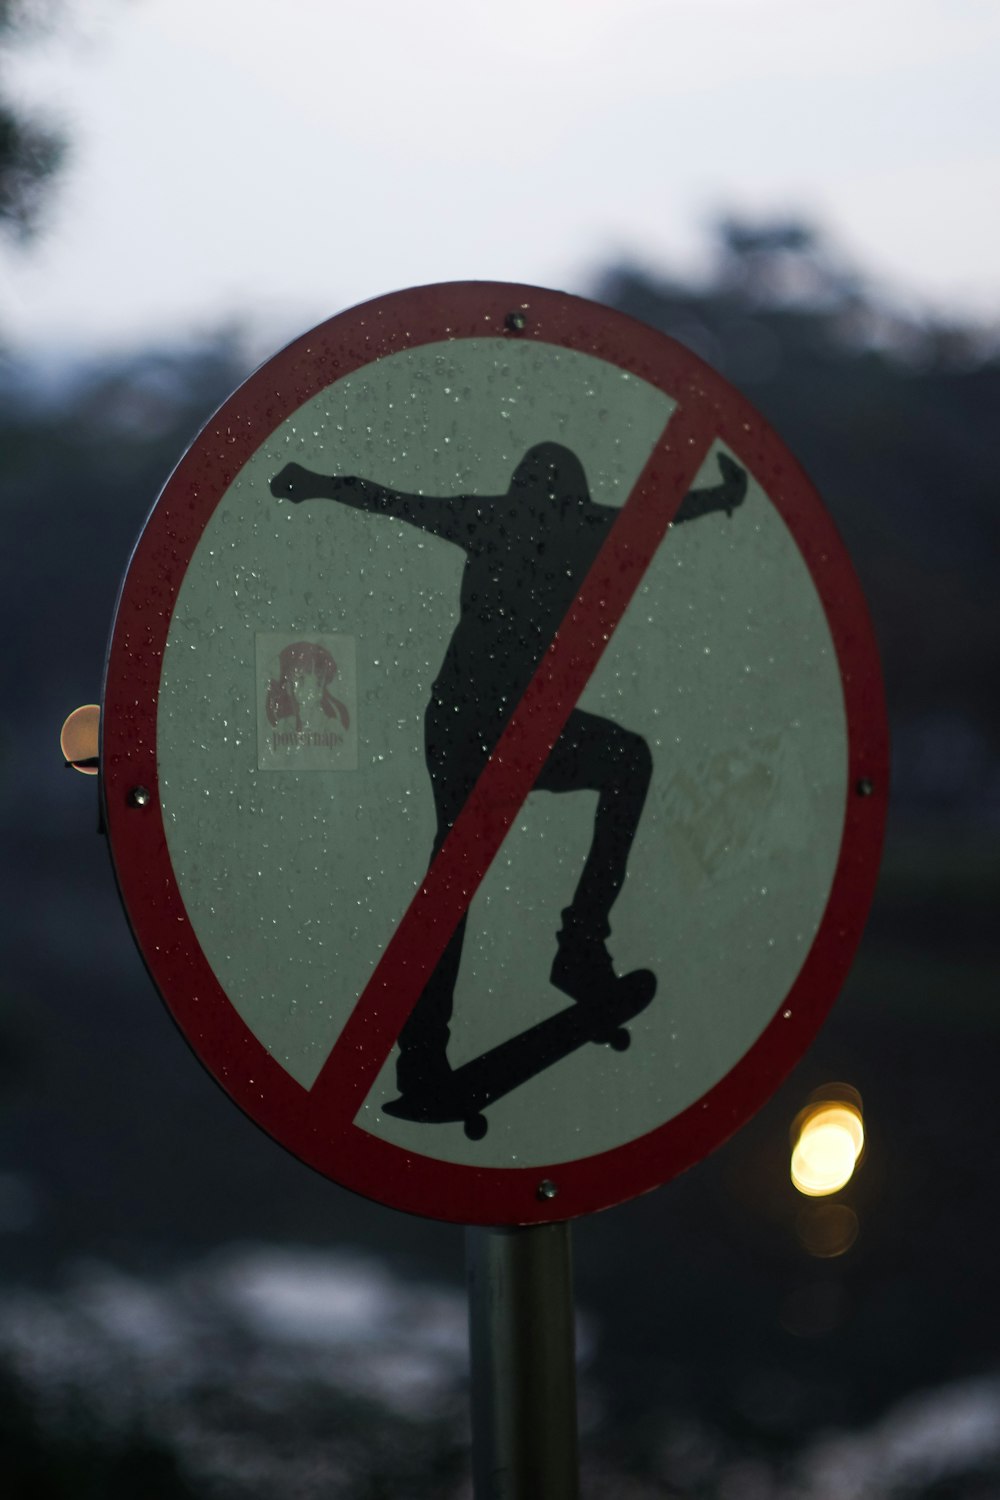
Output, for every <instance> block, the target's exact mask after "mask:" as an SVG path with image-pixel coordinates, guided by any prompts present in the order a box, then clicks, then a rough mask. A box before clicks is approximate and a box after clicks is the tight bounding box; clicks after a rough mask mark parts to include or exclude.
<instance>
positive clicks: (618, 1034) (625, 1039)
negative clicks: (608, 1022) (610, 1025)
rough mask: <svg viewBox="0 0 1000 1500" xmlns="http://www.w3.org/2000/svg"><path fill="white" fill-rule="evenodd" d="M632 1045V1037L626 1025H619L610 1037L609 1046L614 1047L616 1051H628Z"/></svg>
mask: <svg viewBox="0 0 1000 1500" xmlns="http://www.w3.org/2000/svg"><path fill="white" fill-rule="evenodd" d="M631 1045H632V1038H631V1037H630V1036H629V1034H628V1032H627V1031H626V1030H625V1027H624V1026H619V1028H618V1030H617V1031H613V1032H612V1033H611V1035H610V1036H609V1037H608V1046H609V1047H612V1048H613V1049H614V1050H615V1052H627V1051H628V1049H629V1048H630V1047H631Z"/></svg>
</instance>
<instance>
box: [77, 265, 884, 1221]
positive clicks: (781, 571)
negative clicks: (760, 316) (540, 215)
mask: <svg viewBox="0 0 1000 1500" xmlns="http://www.w3.org/2000/svg"><path fill="white" fill-rule="evenodd" d="M102 722H103V748H102V756H101V767H102V773H103V789H104V798H105V810H106V820H107V827H108V833H109V838H110V841H111V846H112V853H113V857H114V861H115V866H116V870H117V874H118V879H119V883H120V886H121V891H122V895H123V899H124V902H125V906H126V909H127V912H128V915H129V919H130V922H131V924H132V927H133V930H134V932H135V934H136V938H137V941H138V943H139V946H140V949H141V951H142V953H143V955H144V957H145V959H146V962H147V964H148V966H149V969H150V972H151V974H152V976H153V978H154V980H155V981H156V983H157V985H158V987H159V989H160V991H161V993H162V994H163V996H164V998H165V1000H166V1001H167V1004H168V1005H169V1007H170V1009H171V1011H172V1012H173V1014H174V1016H175V1018H176V1019H177V1021H178V1023H179V1025H180V1026H181V1028H182V1030H183V1031H184V1033H185V1035H186V1036H187V1038H188V1040H189V1041H190V1042H191V1044H192V1046H193V1047H194V1048H195V1050H196V1052H197V1053H198V1054H199V1056H200V1057H201V1058H202V1060H203V1061H204V1062H205V1063H206V1065H207V1066H208V1067H209V1069H210V1070H211V1071H212V1072H213V1074H214V1075H215V1076H216V1077H217V1078H218V1079H219V1081H220V1082H221V1083H222V1084H223V1086H224V1087H225V1088H226V1089H227V1090H228V1092H229V1093H230V1094H231V1095H232V1097H233V1098H234V1099H235V1100H236V1101H237V1102H238V1103H239V1104H240V1105H241V1106H242V1107H243V1108H244V1109H245V1110H246V1111H247V1112H248V1113H249V1114H250V1115H251V1116H252V1117H253V1118H254V1119H255V1120H257V1121H258V1122H259V1123H260V1124H261V1125H262V1126H263V1127H264V1128H265V1129H267V1130H268V1131H269V1132H270V1133H271V1134H272V1135H274V1136H275V1137H276V1138H277V1139H278V1140H280V1141H281V1142H282V1143H283V1144H284V1145H286V1146H288V1147H289V1148H290V1149H291V1150H292V1151H294V1152H295V1153H296V1154H297V1155H299V1156H300V1157H302V1158H303V1159H304V1160H305V1161H307V1162H309V1163H310V1164H311V1165H313V1166H315V1167H317V1168H318V1169H319V1170H320V1171H322V1172H324V1173H326V1174H327V1175H328V1176H330V1177H332V1178H334V1179H335V1180H336V1181H338V1182H341V1183H343V1184H344V1185H346V1186H348V1187H351V1188H354V1189H356V1190H358V1191H359V1192H363V1193H366V1194H367V1195H369V1196H370V1197H374V1198H377V1199H379V1200H380V1201H382V1202H385V1203H388V1204H391V1205H393V1206H396V1207H399V1208H405V1209H408V1210H411V1211H414V1212H418V1213H423V1214H427V1215H431V1216H435V1217H440V1218H445V1219H452V1220H457V1221H464V1222H468V1223H500V1224H502V1223H511V1224H514V1223H519V1224H529V1223H536V1222H543V1221H546V1220H554V1219H564V1218H569V1217H572V1216H574V1215H576V1214H580V1213H584V1212H588V1211H591V1210H594V1209H597V1208H602V1207H605V1206H608V1205H610V1204H612V1203H615V1202H619V1201H621V1200H622V1199H625V1198H628V1197H630V1196H632V1195H634V1194H635V1193H638V1192H641V1191H644V1190H645V1189H647V1188H650V1187H653V1186H655V1185H657V1184H658V1183H660V1182H663V1181H665V1180H666V1179H667V1178H669V1177H671V1176H673V1175H674V1174H675V1173H676V1172H678V1171H680V1170H682V1169H683V1168H684V1167H686V1166H688V1165H689V1164H691V1163H692V1162H693V1161H696V1160H697V1159H699V1158H700V1157H701V1156H703V1155H704V1154H705V1153H706V1152H707V1151H709V1150H710V1149H711V1148H712V1147H713V1146H714V1145H716V1144H718V1143H719V1142H720V1141H721V1140H723V1139H725V1137H727V1136H728V1135H729V1134H731V1133H732V1131H733V1130H734V1129H735V1128H737V1127H738V1126H739V1125H740V1124H741V1123H742V1122H743V1121H744V1120H745V1119H746V1118H747V1117H748V1116H749V1114H750V1113H752V1111H753V1110H754V1109H756V1108H757V1107H758V1106H759V1105H760V1104H761V1103H762V1102H763V1101H764V1099H765V1098H766V1097H767V1096H768V1095H769V1094H770V1093H771V1091H772V1090H773V1089H774V1087H775V1086H776V1085H777V1083H778V1082H779V1081H780V1079H781V1078H782V1077H783V1076H784V1074H785V1073H786V1072H787V1070H788V1068H789V1067H790V1066H791V1065H792V1063H793V1062H794V1061H795V1060H796V1058H797V1057H798V1056H800V1055H801V1053H802V1051H803V1050H804V1048H805V1047H806V1045H807V1044H808V1042H809V1041H810V1039H811V1038H812V1036H813V1035H814V1033H815V1031H816V1029H817V1027H818V1026H819V1024H820V1021H821V1020H822V1018H823V1016H824V1015H825V1013H826V1011H827V1009H828V1008H829V1005H830V1004H831V1003H832V1001H833V999H834V997H835V995H836V993H837V990H838V989H839V987H840V984H841V983H842V981H843V978H844V976H845V974H846V972H847V968H848V966H849V963H850V959H851V957H852V955H853V951H854V948H855V946H856V943H857V940H858V937H859V936H860V932H861V927H862V925H863V922H864V918H865V915H866V912H867V908H868V903H869V900H870V896H871V892H872V888H873V885H874V879H875V873H876V866H877V861H878V854H879V848H880V842H881V832H882V825H883V821H884V810H885V797H886V780H887V766H886V762H887V751H886V734H885V719H884V709H883V702H882V690H881V681H880V676H879V671H878V665H877V660H876V655H875V650H874V646H873V643H872V639H871V633H870V628H869V625H868V622H867V614H866V611H865V607H864V604H863V601H862V598H861V594H860V590H859V587H858V584H857V582H856V579H855V577H854V574H853V571H852V569H851V566H850V563H849V561H848V559H847V557H846V554H845V553H844V550H843V547H842V545H841V543H840V542H839V540H838V538H837V536H836V534H835V532H834V530H833V527H832V524H831V522H830V521H829V519H828V517H827V516H826V513H825V511H824V510H823V508H822V506H821V504H820V502H819V500H818V498H817V496H816V494H815V492H814V491H813V489H812V487H811V486H810V484H809V483H808V481H807V480H806V478H805V476H804V475H803V474H802V472H801V470H800V469H799V468H798V466H797V465H796V463H795V461H794V459H792V457H791V456H790V455H789V454H788V452H787V451H786V450H785V449H784V447H783V446H782V445H781V443H780V442H779V441H778V439H777V438H776V437H775V436H774V434H773V433H772V432H771V431H770V429H769V428H768V427H767V426H766V424H765V423H764V422H763V421H762V419H761V418H760V417H759V416H758V415H757V414H756V413H755V412H754V411H753V409H752V408H751V407H750V406H749V405H748V404H747V403H746V402H745V401H744V400H743V398H742V397H741V396H739V395H738V394H737V393H736V392H735V391H734V390H732V389H731V388H730V387H729V386H728V385H726V383H725V382H724V381H722V380H721V379H720V378H719V377H718V376H717V375H715V374H714V373H713V372H712V371H710V370H709V369H708V368H707V367H706V366H705V365H703V364H702V363H701V362H700V361H699V360H698V359H697V358H696V357H695V356H694V355H692V354H690V353H689V352H688V351H687V350H685V349H684V348H683V347H682V346H680V345H678V344H676V343H674V342H673V341H672V340H670V339H667V338H665V337H663V336H662V335H660V334H657V333H654V332H653V331H651V330H649V329H647V328H645V327H643V326H641V325H639V324H637V323H635V322H633V321H632V320H631V319H629V318H626V317H623V316H622V315H620V314H617V313H613V312H611V311H609V310H607V309H605V308H601V307H598V306H596V305H594V304H591V303H587V302H583V301H580V300H579V299H576V298H571V297H567V296H563V295H560V294H556V293H552V292H544V291H539V290H536V289H534V288H527V287H515V286H503V285H493V284H485V283H483V284H476V283H468V284H455V285H446V286H440V287H427V288H421V289H418V290H415V291H410V292H403V293H399V294H397V295H394V296H390V297H386V298H384V299H381V300H379V301H377V302H375V303H370V304H367V305H365V306H363V307H360V308H356V309H354V310H352V311H351V312H348V313H345V314H343V315H342V316H340V317H338V318H334V319H332V320H331V321H330V322H329V323H326V324H323V325H322V326H321V327H319V328H317V329H316V330H314V331H313V332H312V333H310V334H308V335H306V336H305V337H304V338H302V339H300V340H299V341H298V342H297V343H295V344H293V345H292V346H290V348H288V349H286V350H285V351H283V352H282V353H281V354H279V355H277V356H276V357H275V358H274V359H272V360H271V361H270V362H269V363H268V364H267V365H265V366H264V367H263V368H262V369H261V370H260V371H258V372H257V374H256V375H254V376H253V377H252V378H251V379H250V380H249V381H248V382H247V383H246V385H244V386H243V387H242V388H241V389H240V390H239V391H237V392H236V394H235V395H234V396H233V397H232V398H231V399H230V400H229V401H228V402H227V403H226V405H225V406H224V407H223V408H222V410H221V411H220V412H219V413H218V415H217V416H216V417H215V418H213V420H212V421H211V422H210V423H209V425H208V426H207V427H206V429H205V430H204V432H203V433H202V434H201V436H200V437H199V438H198V439H197V441H196V442H195V444H194V445H193V447H192V448H191V450H190V451H189V453H188V454H187V456H186V457H185V458H184V460H183V461H182V463H181V464H180V466H179V468H178V469H177V471H176V473H175V474H174V475H173V477H172V478H171V480H170V482H169V483H168V485H167V487H166V489H165V491H164V493H163V495H162V496H161V498H160V500H159V501H158V502H157V505H156V506H155V508H154V510H153V512H152V514H151V516H150V518H149V521H148V523H147V525H146V528H145V530H144V531H143V534H142V537H141V538H140V541H139V544H138V547H137V549H136V552H135V555H134V557H133V559H132V562H131V564H130V566H129V570H128V573H127V575H126V578H125V582H124V585H123V589H122V595H121V599H120V602H119V607H118V612H117V616H116V620H115V626H114V631H113V636H112V642H111V648H110V654H109V661H108V670H107V678H106V684H105V696H104V705H103V720H102Z"/></svg>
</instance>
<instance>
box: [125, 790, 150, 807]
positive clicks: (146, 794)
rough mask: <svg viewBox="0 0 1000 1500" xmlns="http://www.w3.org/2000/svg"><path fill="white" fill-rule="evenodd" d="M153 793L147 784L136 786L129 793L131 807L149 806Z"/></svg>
mask: <svg viewBox="0 0 1000 1500" xmlns="http://www.w3.org/2000/svg"><path fill="white" fill-rule="evenodd" d="M152 800H153V794H152V792H151V791H150V790H149V788H148V787H146V786H134V787H133V788H132V790H131V791H130V792H129V794H128V805H129V807H148V806H149V804H150V803H151V802H152Z"/></svg>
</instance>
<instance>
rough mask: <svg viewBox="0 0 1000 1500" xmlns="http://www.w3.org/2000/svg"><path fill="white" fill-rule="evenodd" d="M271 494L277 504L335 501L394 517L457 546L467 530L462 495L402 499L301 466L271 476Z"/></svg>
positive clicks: (367, 483) (364, 482)
mask: <svg viewBox="0 0 1000 1500" xmlns="http://www.w3.org/2000/svg"><path fill="white" fill-rule="evenodd" d="M271 494H272V495H274V496H276V497H277V498H278V499H279V500H290V501H291V502H292V504H293V505H299V504H300V503H301V502H302V501H303V500H336V501H337V502H338V503H339V504H341V505H350V506H352V507H353V508H354V509H355V510H366V511H369V512H371V513H373V514H375V515H380V516H395V517H396V519H397V520H399V521H407V522H409V524H410V525H411V526H418V527H419V528H420V529H421V531H430V532H433V534H434V535H435V536H440V537H444V539H445V540H446V541H449V542H457V543H458V544H459V545H460V546H461V545H462V544H463V533H464V532H465V531H466V530H467V528H468V517H467V516H466V515H464V510H465V506H466V505H467V503H468V497H467V496H465V495H454V496H451V497H448V498H445V499H438V498H437V497H436V496H434V495H404V494H403V493H402V492H401V491H400V490H390V489H387V488H386V486H385V485H382V484H376V483H375V481H374V480H372V479H360V478H358V476H357V475H354V474H315V473H314V472H313V471H312V469H306V468H303V466H302V465H301V464H286V465H285V467H284V468H283V469H282V470H281V473H280V474H275V476H274V478H273V479H272V480H271Z"/></svg>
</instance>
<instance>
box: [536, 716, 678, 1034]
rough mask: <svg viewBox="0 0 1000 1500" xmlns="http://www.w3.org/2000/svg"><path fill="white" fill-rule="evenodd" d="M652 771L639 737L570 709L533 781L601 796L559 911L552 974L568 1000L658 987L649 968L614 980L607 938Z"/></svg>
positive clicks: (553, 789)
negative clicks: (626, 987)
mask: <svg viewBox="0 0 1000 1500" xmlns="http://www.w3.org/2000/svg"><path fill="white" fill-rule="evenodd" d="M652 774H653V759H652V756H651V755H650V752H649V746H648V745H647V744H646V741H645V740H644V739H643V738H642V736H641V735H639V734H635V733H634V732H633V731H632V730H629V729H623V728H622V727H621V726H620V725H619V724H615V723H614V722H613V720H611V719H604V718H601V717H599V716H598V715H597V714H590V713H586V712H585V711H584V710H582V709H575V710H574V712H573V713H572V714H570V716H569V719H568V720H567V723H566V727H565V729H564V730H563V732H562V734H561V735H560V736H559V739H558V740H557V741H556V743H555V745H554V746H553V749H552V753H551V755H550V756H549V758H548V760H547V761H546V763H545V765H544V767H543V768H542V772H541V775H540V776H539V778H538V780H537V781H536V783H535V788H536V789H537V790H539V791H546V792H573V791H584V790H590V791H596V792H597V794H598V797H597V813H596V816H595V818H594V836H593V840H592V842H591V846H590V852H589V853H588V855H587V859H586V862H585V864H584V867H583V872H582V874H581V876H580V879H579V882H578V884H577V887H576V892H575V894H574V896H573V900H572V901H571V903H570V905H569V906H567V907H566V908H565V909H564V911H563V914H562V918H563V925H562V928H561V929H560V931H559V933H558V934H557V942H558V950H557V952H556V957H555V961H554V962H553V965H552V973H551V976H550V977H551V980H552V983H553V984H554V985H555V987H556V988H557V989H560V990H562V991H563V993H564V994H567V995H569V996H570V997H571V999H573V1000H579V1001H583V1002H586V1003H591V1002H592V1003H594V1004H598V1005H599V1004H601V1003H602V1001H605V1002H606V1001H609V1000H610V999H611V998H612V997H613V995H614V994H615V993H616V992H617V989H618V986H620V985H622V984H626V983H633V984H635V983H639V982H641V983H642V984H643V985H646V986H649V985H654V986H655V979H654V977H653V975H652V974H650V973H649V971H648V970H642V969H640V970H635V971H634V972H633V973H632V974H629V975H626V976H625V977H624V978H623V979H619V978H618V976H617V975H616V974H615V972H614V969H613V967H612V963H611V955H610V954H609V953H608V950H607V947H606V944H605V939H606V938H607V937H608V935H609V934H610V932H611V908H612V906H613V905H614V902H615V900H616V898H617V896H618V894H619V892H620V891H621V888H622V885H623V884H624V881H625V872H626V867H627V864H628V856H629V851H630V850H631V848H632V842H633V840H634V838H635V834H636V829H637V828H638V826H639V819H640V818H641V817H642V809H643V806H644V804H645V801H646V793H647V792H648V790H649V783H650V779H651V777H652Z"/></svg>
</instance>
